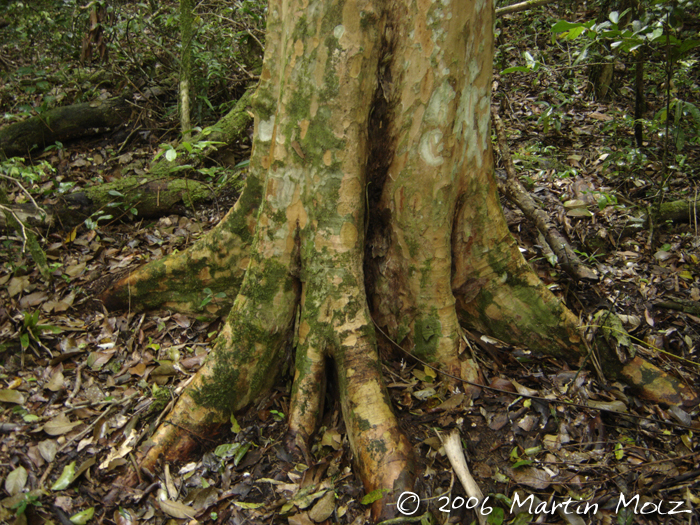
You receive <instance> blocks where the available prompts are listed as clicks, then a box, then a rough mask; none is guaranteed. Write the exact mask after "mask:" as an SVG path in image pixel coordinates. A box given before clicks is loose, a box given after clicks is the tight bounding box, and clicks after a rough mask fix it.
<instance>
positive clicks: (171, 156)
mask: <svg viewBox="0 0 700 525" xmlns="http://www.w3.org/2000/svg"><path fill="white" fill-rule="evenodd" d="M165 158H166V159H167V160H168V161H170V162H172V161H174V160H175V159H176V158H177V151H175V150H174V149H172V148H171V149H169V150H167V151H166V152H165Z"/></svg>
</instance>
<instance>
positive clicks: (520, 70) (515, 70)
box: [501, 66, 530, 75]
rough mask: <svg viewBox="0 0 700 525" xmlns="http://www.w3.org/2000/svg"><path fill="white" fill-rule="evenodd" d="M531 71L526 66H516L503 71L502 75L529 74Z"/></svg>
mask: <svg viewBox="0 0 700 525" xmlns="http://www.w3.org/2000/svg"><path fill="white" fill-rule="evenodd" d="M529 72H530V70H529V69H528V68H526V67H525V66H514V67H508V68H506V69H504V70H503V71H501V74H502V75H505V74H508V73H529Z"/></svg>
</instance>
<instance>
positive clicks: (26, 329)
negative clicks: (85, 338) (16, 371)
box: [19, 310, 62, 350]
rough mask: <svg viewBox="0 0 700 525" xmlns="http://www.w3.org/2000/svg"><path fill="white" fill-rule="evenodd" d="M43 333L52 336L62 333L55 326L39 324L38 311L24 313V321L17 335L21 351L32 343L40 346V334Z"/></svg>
mask: <svg viewBox="0 0 700 525" xmlns="http://www.w3.org/2000/svg"><path fill="white" fill-rule="evenodd" d="M44 331H48V332H52V333H54V334H57V333H60V332H62V330H61V329H60V328H58V327H57V326H53V325H50V324H39V310H36V311H35V312H34V313H29V312H24V321H23V323H22V328H21V330H20V334H19V342H20V344H21V345H22V350H26V349H27V348H29V345H30V344H31V342H32V341H34V342H35V343H37V345H40V346H41V334H42V332H44Z"/></svg>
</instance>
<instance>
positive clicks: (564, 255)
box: [493, 112, 598, 281]
mask: <svg viewBox="0 0 700 525" xmlns="http://www.w3.org/2000/svg"><path fill="white" fill-rule="evenodd" d="M493 122H494V127H495V128H496V135H497V136H498V149H499V150H500V152H501V158H502V159H503V165H504V167H505V170H506V174H507V177H506V179H505V180H502V179H500V178H499V179H498V189H499V190H500V192H501V193H503V195H505V196H506V198H507V199H508V200H509V201H511V202H512V203H513V204H515V205H516V206H517V207H518V208H520V209H521V210H522V211H523V213H524V214H525V216H526V217H527V218H528V219H530V220H531V221H532V222H533V223H534V224H535V226H536V227H537V229H538V230H539V231H540V232H541V233H542V235H543V236H544V238H545V240H546V241H547V244H548V245H549V246H550V248H552V251H553V252H554V254H555V255H556V256H557V261H558V262H559V264H560V265H561V267H562V269H563V270H564V271H565V272H566V273H568V274H569V275H570V276H571V277H573V278H574V279H577V280H582V279H584V280H588V281H597V280H598V276H597V275H596V274H595V272H594V271H593V270H591V269H590V268H588V267H587V266H586V265H585V264H583V263H582V262H581V260H580V259H579V258H578V256H577V255H576V254H575V253H574V250H573V249H572V248H571V245H569V241H567V240H566V239H565V238H564V236H563V235H562V234H561V233H559V231H558V230H557V229H556V227H555V226H554V225H553V224H551V223H550V222H549V216H548V215H547V214H546V213H545V212H544V211H543V210H542V209H540V208H539V206H537V204H536V203H535V201H534V200H533V199H532V197H530V194H529V193H528V192H527V190H526V189H525V188H524V187H523V185H522V184H521V183H520V181H519V180H518V176H517V174H516V172H515V166H513V160H512V159H511V156H510V150H509V148H508V144H507V143H506V133H505V130H504V129H503V123H502V122H501V119H500V117H499V116H498V115H497V114H496V112H493Z"/></svg>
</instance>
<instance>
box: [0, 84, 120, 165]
mask: <svg viewBox="0 0 700 525" xmlns="http://www.w3.org/2000/svg"><path fill="white" fill-rule="evenodd" d="M130 114H131V106H130V105H129V104H128V102H127V99H125V98H122V97H117V98H110V99H107V100H98V101H93V102H84V103H81V104H73V105H70V106H64V107H60V108H55V109H51V110H49V111H47V112H45V113H42V114H41V115H37V116H36V117H32V118H29V119H27V120H24V121H22V122H17V123H15V124H10V125H9V126H5V127H4V128H2V129H0V155H3V156H5V157H16V156H24V155H27V154H30V153H31V152H34V151H40V150H41V149H43V148H45V147H46V146H50V145H51V144H54V143H55V142H56V141H61V142H64V141H66V140H72V139H78V138H82V137H86V136H89V135H93V134H94V133H95V130H99V129H105V128H113V127H115V126H118V125H120V124H123V123H124V122H125V121H126V120H127V119H128V118H129V115H130Z"/></svg>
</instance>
